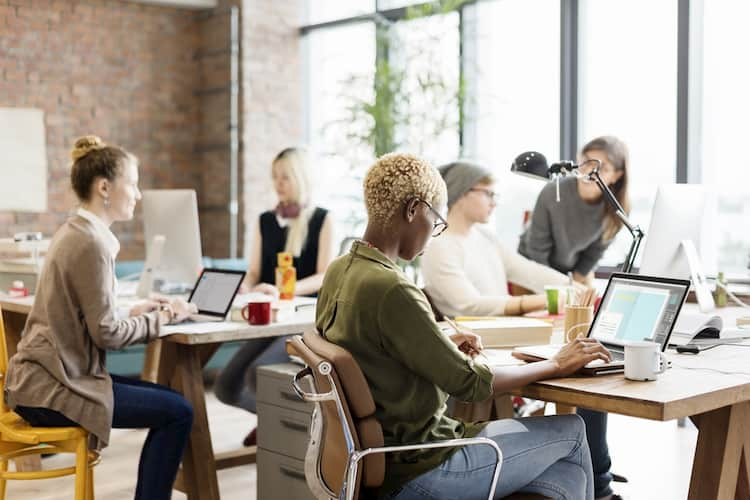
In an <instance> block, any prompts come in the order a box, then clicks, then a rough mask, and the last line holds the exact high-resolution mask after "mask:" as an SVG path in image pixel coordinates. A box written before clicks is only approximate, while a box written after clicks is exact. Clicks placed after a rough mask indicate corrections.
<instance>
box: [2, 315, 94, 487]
mask: <svg viewBox="0 0 750 500" xmlns="http://www.w3.org/2000/svg"><path fill="white" fill-rule="evenodd" d="M7 369H8V351H7V345H6V343H5V326H4V324H3V319H2V311H0V394H3V391H4V390H5V373H6V371H7ZM88 439H89V433H88V432H86V431H85V430H84V429H82V428H80V427H32V426H30V425H29V424H28V423H27V422H26V421H24V420H23V419H22V418H21V416H20V415H18V414H17V413H15V412H13V411H11V410H10V409H9V408H8V407H6V406H5V401H4V400H3V399H2V398H0V500H5V489H6V481H7V480H8V479H17V480H32V479H48V478H52V477H61V476H69V475H75V478H76V483H75V484H76V487H75V500H94V472H93V471H94V466H95V465H96V464H98V463H99V458H100V457H99V453H98V452H96V451H90V450H89V449H88ZM40 453H74V454H75V455H76V464H75V466H72V467H65V468H60V469H51V470H41V471H28V472H10V471H8V460H10V459H16V458H19V457H23V456H28V455H38V454H40Z"/></svg>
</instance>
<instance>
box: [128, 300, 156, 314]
mask: <svg viewBox="0 0 750 500" xmlns="http://www.w3.org/2000/svg"><path fill="white" fill-rule="evenodd" d="M160 305H161V304H160V303H159V301H157V300H150V299H147V300H141V301H138V302H136V303H135V304H133V306H132V307H131V308H130V310H129V311H128V314H129V315H130V316H131V317H132V316H140V315H141V314H146V313H150V312H151V311H156V310H157V309H159V306H160Z"/></svg>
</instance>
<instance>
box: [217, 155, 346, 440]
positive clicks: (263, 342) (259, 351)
mask: <svg viewBox="0 0 750 500" xmlns="http://www.w3.org/2000/svg"><path fill="white" fill-rule="evenodd" d="M306 169H307V166H306V156H305V152H304V151H303V150H300V149H298V148H287V149H285V150H283V151H282V152H281V153H279V154H278V155H277V156H276V158H275V159H274V161H273V164H272V176H273V187H274V190H275V191H276V194H277V196H278V199H279V204H278V205H277V206H276V209H275V210H269V211H267V212H263V213H262V214H261V216H260V219H259V221H258V226H257V228H256V231H255V238H254V239H253V248H252V251H251V252H250V266H249V270H248V273H247V278H246V281H245V283H244V286H243V289H244V290H243V291H245V292H247V291H251V292H262V293H266V294H269V295H272V296H274V297H278V294H279V291H278V289H277V288H276V286H275V285H274V281H275V269H276V265H277V259H276V254H277V253H279V252H285V251H286V252H290V253H291V254H292V255H293V256H294V267H295V268H296V270H297V285H296V287H295V294H296V295H316V294H317V293H318V290H319V289H320V286H321V284H322V283H323V275H324V274H325V270H326V268H327V267H328V264H329V263H330V262H331V260H333V257H334V253H333V251H334V250H333V227H332V221H331V217H330V216H329V215H328V211H327V210H325V209H323V208H319V207H311V206H308V201H309V193H310V186H309V182H308V177H307V170H306ZM285 341H286V337H277V338H270V339H255V340H250V341H248V342H246V343H245V345H244V346H242V348H240V350H239V351H237V353H236V354H235V355H234V357H233V358H232V359H231V361H230V362H229V363H228V364H227V366H226V367H225V368H224V370H222V372H221V373H220V374H219V376H218V378H217V380H216V385H215V388H214V391H215V393H216V397H218V398H219V400H220V401H222V402H223V403H226V404H228V405H232V406H237V407H239V408H244V409H245V410H247V411H250V412H253V413H255V412H256V383H257V379H256V374H255V371H256V369H257V368H258V367H259V366H262V365H268V364H274V363H283V362H285V361H287V360H288V359H289V356H287V354H286V350H285V349H284V342H285ZM255 440H256V438H255V428H253V429H252V431H251V432H250V434H248V435H247V437H246V438H245V441H244V443H245V445H246V446H252V445H254V444H255Z"/></svg>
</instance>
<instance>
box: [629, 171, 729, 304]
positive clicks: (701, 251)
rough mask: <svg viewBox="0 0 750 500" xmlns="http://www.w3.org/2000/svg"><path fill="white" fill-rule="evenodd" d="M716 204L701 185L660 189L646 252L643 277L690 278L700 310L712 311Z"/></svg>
mask: <svg viewBox="0 0 750 500" xmlns="http://www.w3.org/2000/svg"><path fill="white" fill-rule="evenodd" d="M714 210H715V207H714V205H713V200H712V199H711V197H710V196H709V195H708V193H707V192H706V189H705V188H704V187H703V186H701V185H696V184H671V185H663V186H659V188H658V190H657V192H656V201H655V202H654V208H653V211H652V212H651V224H650V225H649V230H648V233H647V234H648V235H647V237H646V242H645V245H644V250H643V258H642V260H641V266H640V274H644V275H650V276H662V277H666V278H675V279H687V278H691V279H692V281H693V286H694V288H695V291H696V294H697V295H698V301H699V303H700V306H701V309H702V310H704V312H705V311H708V310H711V309H713V298H712V297H711V294H710V288H709V285H708V283H707V281H706V277H705V273H706V272H707V271H708V272H714V271H715V267H716V238H714V237H713V234H712V230H711V225H710V224H711V221H712V220H713V217H712V214H713V212H714Z"/></svg>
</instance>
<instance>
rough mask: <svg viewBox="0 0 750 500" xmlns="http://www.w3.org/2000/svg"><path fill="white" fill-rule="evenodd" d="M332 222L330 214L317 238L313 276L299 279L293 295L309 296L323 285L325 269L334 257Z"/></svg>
mask: <svg viewBox="0 0 750 500" xmlns="http://www.w3.org/2000/svg"><path fill="white" fill-rule="evenodd" d="M333 232H334V231H333V222H331V215H330V213H329V214H327V215H326V217H325V219H324V220H323V225H322V226H321V228H320V236H319V238H318V262H317V264H316V268H315V271H316V272H315V274H313V275H312V276H308V277H307V278H305V279H301V280H299V281H298V282H297V286H296V288H295V290H294V293H295V295H310V294H313V293H316V292H317V291H318V290H320V287H321V285H322V284H323V276H325V274H326V269H328V265H329V264H330V263H331V261H332V260H333V257H334V253H333Z"/></svg>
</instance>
